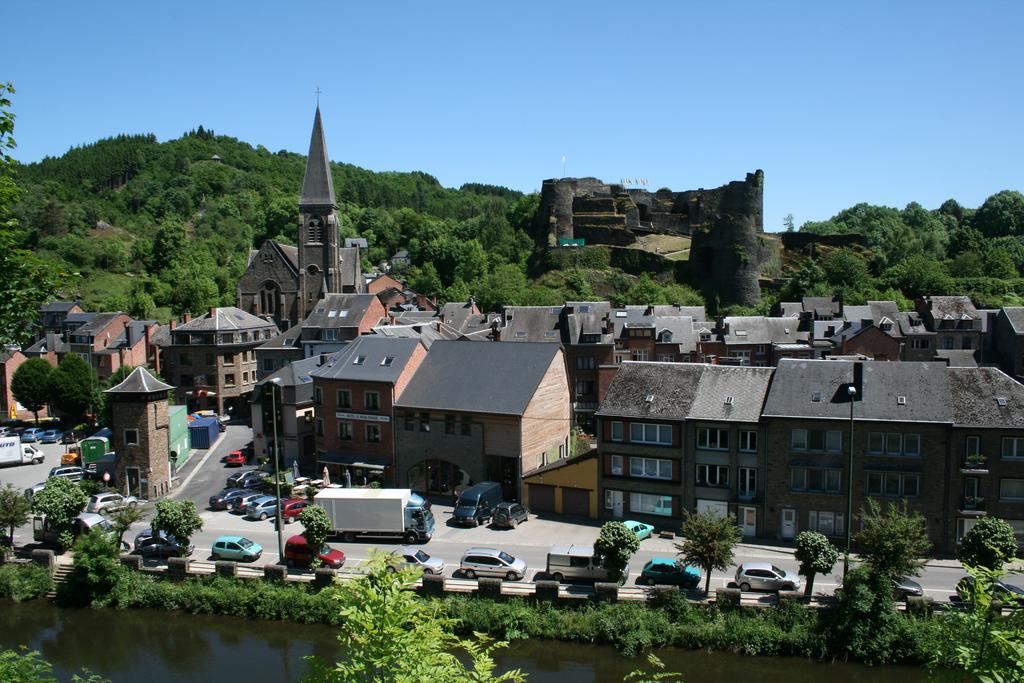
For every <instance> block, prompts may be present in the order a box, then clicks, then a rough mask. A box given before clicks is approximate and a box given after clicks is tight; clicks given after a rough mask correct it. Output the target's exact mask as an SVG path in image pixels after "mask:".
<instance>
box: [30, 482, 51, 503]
mask: <svg viewBox="0 0 1024 683" xmlns="http://www.w3.org/2000/svg"><path fill="white" fill-rule="evenodd" d="M44 488H46V482H45V481H41V482H39V483H38V484H33V485H32V486H29V487H28V488H27V489H25V497H26V498H28V499H29V500H32V497H33V496H35V495H36V494H37V493H39V492H40V491H42V490H43V489H44Z"/></svg>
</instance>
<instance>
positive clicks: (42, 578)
mask: <svg viewBox="0 0 1024 683" xmlns="http://www.w3.org/2000/svg"><path fill="white" fill-rule="evenodd" d="M52 590H53V578H52V577H51V576H50V572H49V571H48V570H47V569H45V568H43V567H40V566H39V565H35V564H5V565H3V566H0V597H2V598H10V599H12V600H14V601H15V602H21V601H23V600H35V599H36V598H41V597H43V596H45V595H46V594H47V593H49V592H50V591H52Z"/></svg>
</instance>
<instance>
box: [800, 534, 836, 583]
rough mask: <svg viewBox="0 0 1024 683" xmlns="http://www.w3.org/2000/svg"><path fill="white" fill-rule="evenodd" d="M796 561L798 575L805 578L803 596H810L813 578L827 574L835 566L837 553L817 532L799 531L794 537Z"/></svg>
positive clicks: (823, 536)
mask: <svg viewBox="0 0 1024 683" xmlns="http://www.w3.org/2000/svg"><path fill="white" fill-rule="evenodd" d="M795 557H796V560H797V562H799V563H800V573H801V574H802V575H804V576H806V577H807V585H806V586H805V587H804V595H805V596H807V597H810V596H811V593H812V591H813V588H814V577H815V576H816V575H818V574H828V573H829V572H831V571H832V568H833V567H835V566H836V560H838V559H839V551H838V550H836V547H835V546H834V545H832V542H831V541H829V540H828V539H827V538H825V535H824V534H820V533H818V532H817V531H801V532H800V533H799V534H797V535H796V555H795Z"/></svg>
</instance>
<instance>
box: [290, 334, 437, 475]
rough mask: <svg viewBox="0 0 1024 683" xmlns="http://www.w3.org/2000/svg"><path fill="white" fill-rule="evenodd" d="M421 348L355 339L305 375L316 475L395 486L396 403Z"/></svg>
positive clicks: (398, 342)
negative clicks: (313, 412) (308, 378)
mask: <svg viewBox="0 0 1024 683" xmlns="http://www.w3.org/2000/svg"><path fill="white" fill-rule="evenodd" d="M426 355H427V351H426V348H425V347H424V346H423V344H422V343H420V341H419V340H417V339H396V338H391V337H382V336H376V335H370V336H364V337H359V338H358V339H356V340H354V341H351V342H349V343H348V344H347V345H346V346H345V348H344V349H342V350H341V351H338V352H337V353H335V354H332V355H330V356H326V357H325V359H324V362H322V363H320V364H319V365H318V367H316V368H314V369H313V370H312V371H311V372H310V373H309V374H310V376H311V377H312V379H313V403H314V405H315V406H316V423H315V424H316V426H315V437H314V438H315V448H316V451H315V452H316V470H317V471H318V472H319V471H321V470H322V469H323V468H324V467H326V468H327V469H328V472H330V474H331V476H332V479H336V478H338V477H341V476H342V475H343V473H344V471H345V470H346V469H347V470H349V475H350V476H351V477H352V480H353V481H357V482H358V481H361V480H362V479H363V478H375V479H376V478H380V479H383V480H384V481H385V482H386V483H387V484H393V483H394V481H395V409H394V406H395V402H396V401H397V400H398V399H400V398H401V396H402V392H403V391H404V390H405V388H406V387H407V386H408V385H409V382H410V380H411V379H412V377H413V376H414V374H415V373H416V371H417V369H418V368H419V367H420V364H421V363H422V362H423V359H424V358H425V357H426Z"/></svg>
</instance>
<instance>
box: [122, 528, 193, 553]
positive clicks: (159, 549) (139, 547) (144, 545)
mask: <svg viewBox="0 0 1024 683" xmlns="http://www.w3.org/2000/svg"><path fill="white" fill-rule="evenodd" d="M195 549H196V547H195V546H194V545H191V544H190V545H189V546H188V547H187V548H184V553H182V550H183V549H182V547H181V545H180V544H179V543H178V541H177V540H175V538H174V537H173V536H167V535H166V534H163V533H155V534H154V533H153V530H152V529H145V530H143V531H140V532H139V535H138V536H136V537H135V550H134V552H135V553H136V554H139V555H142V556H143V557H181V556H182V555H185V556H188V555H191V554H192V553H193V552H194V551H195Z"/></svg>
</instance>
